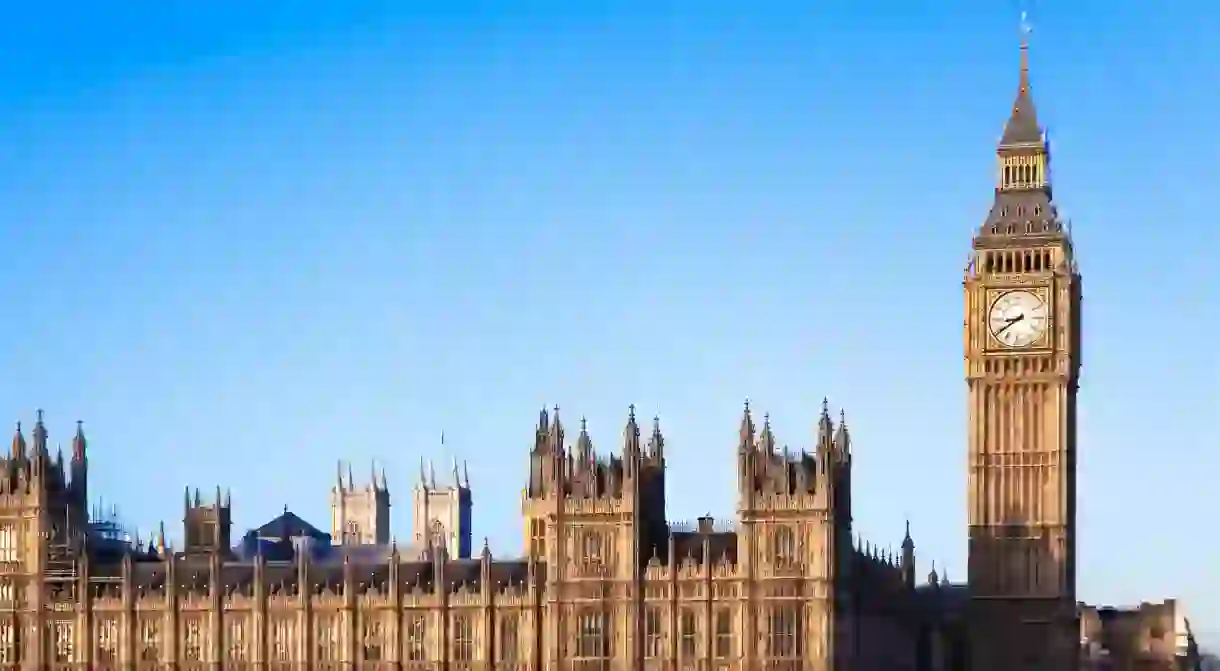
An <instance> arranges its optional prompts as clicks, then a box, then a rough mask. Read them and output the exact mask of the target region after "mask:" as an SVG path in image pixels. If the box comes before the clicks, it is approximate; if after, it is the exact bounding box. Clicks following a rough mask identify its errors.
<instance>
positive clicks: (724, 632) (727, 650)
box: [716, 607, 733, 658]
mask: <svg viewBox="0 0 1220 671" xmlns="http://www.w3.org/2000/svg"><path fill="white" fill-rule="evenodd" d="M716 656H717V657H720V658H724V657H732V656H733V612H732V611H731V610H729V609H728V608H723V607H722V608H718V609H717V610H716Z"/></svg>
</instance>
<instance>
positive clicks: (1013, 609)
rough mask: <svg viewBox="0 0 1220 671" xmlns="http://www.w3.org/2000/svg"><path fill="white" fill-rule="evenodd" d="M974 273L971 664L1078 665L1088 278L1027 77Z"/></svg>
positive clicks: (969, 363) (1023, 70)
mask: <svg viewBox="0 0 1220 671" xmlns="http://www.w3.org/2000/svg"><path fill="white" fill-rule="evenodd" d="M997 155H998V164H999V165H998V170H997V183H996V188H995V200H994V202H993V204H992V206H991V211H990V212H989V213H988V215H987V218H986V220H985V221H984V222H983V225H982V226H981V227H980V228H979V230H978V232H977V234H976V235H975V236H974V241H973V246H972V254H971V262H970V265H969V267H968V269H967V272H966V277H965V282H964V287H965V312H966V320H965V329H966V333H965V344H966V352H965V354H966V357H965V359H966V384H967V404H968V405H967V412H968V417H969V423H968V426H969V436H968V446H969V448H968V450H969V456H968V461H969V466H968V468H969V486H968V490H969V514H968V519H969V588H970V606H969V622H970V648H971V650H970V658H971V668H973V669H987V670H988V671H993V670H994V671H998V670H1002V669H1048V670H1049V669H1068V668H1075V666H1074V665H1075V664H1076V658H1077V654H1078V653H1077V647H1078V637H1079V633H1078V632H1079V627H1078V624H1077V618H1076V533H1075V532H1076V391H1077V382H1078V377H1079V371H1080V274H1079V272H1078V269H1077V266H1076V262H1075V259H1074V258H1073V250H1072V240H1071V236H1070V232H1069V230H1068V228H1067V227H1066V226H1065V224H1064V222H1063V220H1062V219H1061V218H1060V217H1059V214H1058V212H1057V211H1056V208H1055V204H1054V202H1053V200H1052V192H1051V172H1050V147H1049V143H1048V141H1047V138H1046V135H1045V133H1043V131H1042V128H1041V127H1040V126H1039V124H1038V118H1037V114H1036V112H1035V109H1034V102H1033V97H1032V94H1031V92H1030V85H1029V47H1028V42H1027V41H1026V40H1024V39H1023V40H1022V42H1021V48H1020V79H1019V84H1018V88H1017V95H1016V100H1015V102H1014V103H1013V108H1012V113H1011V115H1010V116H1009V119H1008V122H1007V124H1006V125H1005V127H1004V133H1003V136H1002V138H1001V139H1000V143H999V147H998V150H997Z"/></svg>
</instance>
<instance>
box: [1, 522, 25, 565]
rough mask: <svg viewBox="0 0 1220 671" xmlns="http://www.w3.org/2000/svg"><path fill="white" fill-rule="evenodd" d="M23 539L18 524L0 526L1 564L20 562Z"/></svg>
mask: <svg viewBox="0 0 1220 671" xmlns="http://www.w3.org/2000/svg"><path fill="white" fill-rule="evenodd" d="M20 549H21V538H20V536H19V535H18V533H17V525H16V524H0V562H15V561H20V557H19V552H18V551H19V550H20Z"/></svg>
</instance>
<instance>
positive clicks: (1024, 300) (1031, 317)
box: [987, 291, 1048, 347]
mask: <svg viewBox="0 0 1220 671" xmlns="http://www.w3.org/2000/svg"><path fill="white" fill-rule="evenodd" d="M1047 313H1048V309H1047V305H1046V301H1044V300H1042V299H1041V298H1040V297H1039V296H1038V295H1037V294H1034V293H1031V292H1029V291H1009V292H1006V293H1003V294H1001V295H1000V297H999V298H997V299H996V300H995V302H994V303H992V304H991V310H990V311H988V313H987V326H988V328H990V329H991V335H992V336H993V337H994V338H995V339H996V340H998V341H999V342H1000V344H1002V345H1004V346H1006V347H1028V346H1030V345H1032V344H1034V343H1035V342H1038V339H1040V338H1041V337H1042V334H1043V333H1046V326H1047V321H1048V314H1047Z"/></svg>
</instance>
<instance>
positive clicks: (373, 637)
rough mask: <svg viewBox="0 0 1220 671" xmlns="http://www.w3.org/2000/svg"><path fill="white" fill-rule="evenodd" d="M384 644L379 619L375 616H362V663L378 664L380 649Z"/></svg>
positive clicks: (383, 633) (383, 634) (380, 656)
mask: <svg viewBox="0 0 1220 671" xmlns="http://www.w3.org/2000/svg"><path fill="white" fill-rule="evenodd" d="M384 642H385V632H384V630H383V629H382V626H381V619H380V618H379V617H378V615H376V614H369V615H365V616H364V645H363V646H362V647H363V648H364V661H366V662H380V661H381V658H382V652H381V648H382V646H383V645H384Z"/></svg>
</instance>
